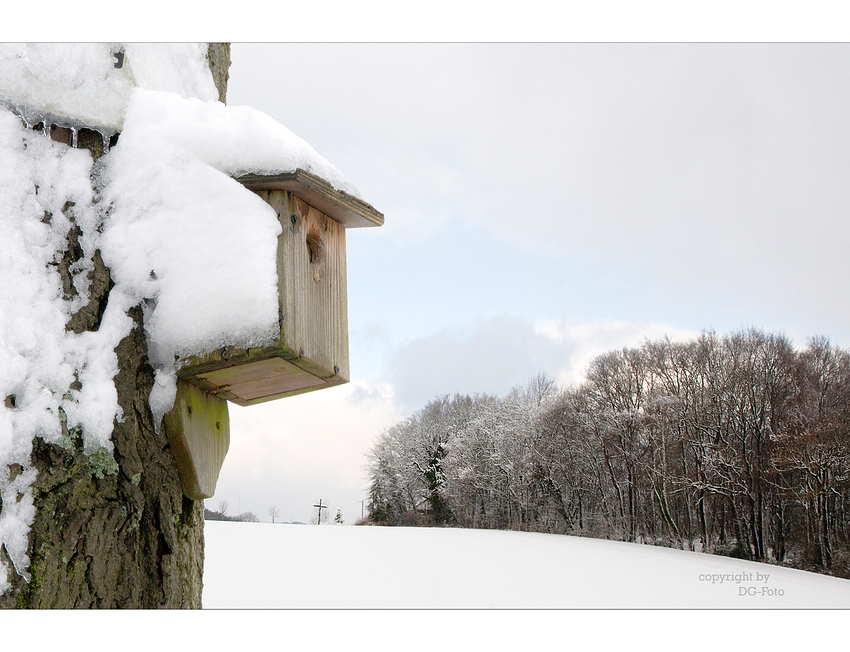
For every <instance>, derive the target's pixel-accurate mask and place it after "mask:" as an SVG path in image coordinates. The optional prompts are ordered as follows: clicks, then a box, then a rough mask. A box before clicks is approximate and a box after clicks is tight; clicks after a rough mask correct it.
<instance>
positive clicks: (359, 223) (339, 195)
mask: <svg viewBox="0 0 850 652" xmlns="http://www.w3.org/2000/svg"><path fill="white" fill-rule="evenodd" d="M236 180H237V181H239V182H240V183H241V184H242V185H244V186H245V187H246V188H248V189H249V190H286V191H288V192H291V193H292V194H293V195H295V196H296V197H298V198H300V199H303V200H304V201H305V202H307V203H308V204H310V205H311V206H313V207H314V208H316V209H318V210H320V211H322V212H323V213H324V214H325V215H327V216H328V217H330V218H332V219H334V220H336V221H337V222H339V223H340V224H342V225H343V226H344V227H345V228H357V227H364V226H381V225H382V224H383V223H384V215H383V213H381V212H379V211H377V210H376V209H375V208H374V207H373V206H372V205H371V204H368V203H366V202H365V201H363V200H362V199H358V198H357V197H354V196H353V195H350V194H348V193H347V192H345V191H344V190H337V189H336V188H334V187H333V186H332V185H331V184H330V183H328V182H327V181H325V180H324V179H322V178H321V177H319V176H316V175H315V174H312V173H310V172H307V171H305V170H302V169H300V168H299V169H297V170H295V172H284V173H282V174H271V175H263V174H245V175H242V176H240V177H236Z"/></svg>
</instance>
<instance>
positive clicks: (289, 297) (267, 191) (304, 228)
mask: <svg viewBox="0 0 850 652" xmlns="http://www.w3.org/2000/svg"><path fill="white" fill-rule="evenodd" d="M237 181H239V182H241V183H242V184H243V185H244V186H245V187H246V188H248V189H250V190H252V191H254V192H256V193H257V194H258V195H259V196H260V197H261V198H262V199H264V200H265V201H266V202H267V203H268V204H269V205H270V206H271V207H272V208H274V210H275V212H276V213H277V215H278V219H279V221H280V224H281V227H282V229H281V234H280V236H279V237H278V242H277V275H278V296H279V302H280V304H279V308H280V310H279V321H280V324H279V326H280V336H279V339H278V340H277V341H276V342H275V343H274V345H273V346H268V347H262V348H252V349H240V348H236V347H231V346H226V347H223V348H221V349H219V350H217V351H214V352H212V353H209V354H207V355H204V356H200V357H190V358H185V359H182V360H180V361H178V363H177V377H178V399H177V401H176V403H175V407H174V409H173V410H172V411H171V412H170V413H169V414H168V415H166V428H167V432H168V437H169V441H170V442H171V445H172V449H174V450H175V456H176V457H177V460H178V467H179V469H180V474H181V481H182V484H183V489H184V493H186V495H187V496H188V497H190V498H193V499H196V500H198V499H201V498H209V497H211V496H212V495H213V493H214V490H215V482H216V480H217V478H218V471H219V469H220V468H221V464H222V462H223V460H224V455H225V454H226V452H227V443H228V442H229V430H228V432H223V426H222V423H223V422H226V421H227V411H226V410H227V406H226V403H224V402H223V400H222V399H226V400H228V401H232V402H233V403H236V404H237V405H243V406H246V405H254V404H257V403H262V402H265V401H271V400H274V399H278V398H283V397H286V396H292V395H295V394H301V393H303V392H310V391H314V390H318V389H324V388H326V387H333V386H335V385H340V384H343V383H346V382H348V380H349V368H348V295H347V287H346V259H345V232H346V229H349V228H358V227H367V226H380V225H382V224H383V222H384V216H383V215H382V214H381V213H379V212H378V211H376V210H375V209H374V208H373V207H372V206H371V205H369V204H367V203H366V202H364V201H362V200H360V199H358V198H356V197H353V196H351V195H349V194H347V193H345V192H343V191H339V190H336V189H334V188H333V187H332V186H331V185H330V184H329V183H327V182H326V181H324V180H323V179H321V178H320V177H317V176H315V175H313V174H310V173H308V172H305V171H304V170H300V169H299V170H296V171H295V172H292V173H286V174H279V175H274V176H262V175H254V174H250V175H245V176H242V177H239V178H238V179H237ZM186 385H190V386H191V387H187V386H186ZM198 390H200V393H199V392H198ZM199 410H201V411H202V412H203V415H201V413H200V412H199ZM222 410H223V415H224V416H223V417H222ZM216 423H217V424H218V426H217V427H216V426H215V424H216ZM179 451H183V453H180V452H179Z"/></svg>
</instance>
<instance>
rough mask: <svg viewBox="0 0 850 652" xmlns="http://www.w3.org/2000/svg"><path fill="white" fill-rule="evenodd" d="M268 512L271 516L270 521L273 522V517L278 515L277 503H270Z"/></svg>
mask: <svg viewBox="0 0 850 652" xmlns="http://www.w3.org/2000/svg"><path fill="white" fill-rule="evenodd" d="M268 514H269V516H271V517H272V523H274V522H275V519H276V518H277V517H278V516H280V510H279V509H278V507H277V505H272V506H271V507H269V509H268Z"/></svg>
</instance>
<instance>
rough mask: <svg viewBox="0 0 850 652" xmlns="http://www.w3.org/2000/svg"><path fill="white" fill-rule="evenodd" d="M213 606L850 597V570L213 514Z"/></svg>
mask: <svg viewBox="0 0 850 652" xmlns="http://www.w3.org/2000/svg"><path fill="white" fill-rule="evenodd" d="M204 533H205V537H206V561H205V570H204V596H203V604H204V608H207V609H210V608H212V609H261V608H274V609H299V608H302V609H322V608H343V609H352V608H370V609H431V608H440V609H479V608H484V609H486V608H498V609H525V608H532V609H547V608H556V609H601V608H628V609H636V608H637V609H712V608H723V609H804V608H818V609H830V608H843V609H847V608H850V581H848V580H843V579H838V578H834V577H827V576H823V575H817V574H815V573H807V572H804V571H799V570H794V569H789V568H781V567H777V566H771V565H768V564H760V563H755V562H748V561H742V560H738V559H730V558H726V557H718V556H714V555H705V554H702V553H695V552H685V551H681V550H671V549H667V548H658V547H652V546H645V545H640V544H632V543H623V542H619V541H603V540H597V539H584V538H580V537H571V536H563V535H551V534H537V533H530V532H505V531H495V530H465V529H453V528H389V527H354V526H330V525H328V526H324V525H323V526H309V525H272V524H267V523H231V522H217V521H209V522H207V523H206V526H205V532H204Z"/></svg>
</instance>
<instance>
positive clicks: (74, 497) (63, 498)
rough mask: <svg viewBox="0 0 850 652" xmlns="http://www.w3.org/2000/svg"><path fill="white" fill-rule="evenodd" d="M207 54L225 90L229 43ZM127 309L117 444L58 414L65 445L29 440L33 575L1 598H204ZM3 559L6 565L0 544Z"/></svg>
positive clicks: (118, 602)
mask: <svg viewBox="0 0 850 652" xmlns="http://www.w3.org/2000/svg"><path fill="white" fill-rule="evenodd" d="M208 60H209V62H210V68H211V70H212V72H213V77H214V81H215V82H216V87H217V88H218V90H219V95H220V98H221V100H222V101H224V98H225V93H226V89H227V76H228V75H227V69H228V67H229V65H230V48H229V44H211V46H210V48H209V55H208ZM92 154H93V156H95V157H98V156H99V155H100V154H101V152H98V151H92ZM79 236H80V231H79V229H78V228H76V227H75V228H73V229H72V230H71V234H70V236H69V240H68V246H67V251H66V254H65V256H64V257H63V259H62V261H61V262H60V263H59V265H58V272H59V274H60V276H61V277H62V278H63V281H66V282H64V283H63V285H64V286H65V290H66V294H67V293H73V291H74V290H73V286H72V284H71V283H70V272H69V268H70V266H71V265H72V264H73V263H74V262H75V260H77V259H78V258H79V256H80V255H82V254H81V251H80V249H79V245H78V238H79ZM94 262H95V269H94V270H93V271H92V272H91V273H90V278H91V281H92V284H91V288H90V295H91V301H90V302H89V304H88V305H87V306H86V307H85V308H83V309H82V310H80V311H79V312H78V313H76V314H75V315H74V317H73V318H72V319H71V321H70V322H69V323H68V325H67V328H68V330H72V331H74V332H77V333H80V332H83V331H96V330H97V329H98V327H99V325H100V320H101V318H102V315H103V311H104V309H105V307H106V304H107V302H108V298H109V292H110V291H111V289H112V282H111V279H110V273H109V270H108V269H107V268H106V267H105V265H104V264H103V261H102V260H101V259H100V256H99V255H96V256H95V257H94ZM130 316H131V317H132V318H133V321H134V327H133V329H132V331H131V333H130V334H129V335H128V336H127V337H125V338H124V340H123V341H122V342H121V343H120V345H119V346H118V348H117V349H116V353H117V357H118V365H119V372H118V375H117V376H116V377H115V379H114V382H115V387H116V390H117V393H118V403H119V405H120V406H121V409H122V410H123V418H122V420H121V421H118V420H116V421H115V423H114V429H113V433H112V443H113V445H114V455H113V457H112V458H109V456H108V455H97V454H95V455H86V454H85V453H84V452H83V444H82V438H81V436H80V433H79V432H76V431H75V430H76V429H72V430H70V431H69V430H68V428H67V426H65V425H63V434H64V435H65V436H66V438H67V441H68V442H69V443H68V444H67V445H66V446H65V447H63V446H60V445H56V444H47V443H45V442H44V441H43V440H41V439H39V438H36V439H35V440H34V442H33V452H32V456H31V464H32V465H33V467H35V468H36V469H37V470H38V478H37V480H36V482H35V484H34V485H33V494H34V498H35V506H36V515H35V520H34V522H33V524H32V527H31V529H30V533H29V549H28V555H29V558H30V566H29V568H28V569H27V572H28V573H29V574H30V579H29V581H26V580H25V579H24V577H22V576H20V575H18V574H17V573H15V572H14V571H11V572H10V573H9V581H10V583H11V588H10V589H9V590H8V591H6V593H5V594H3V595H0V607H5V608H9V607H19V608H58V609H69V608H144V609H151V608H200V607H201V598H202V589H203V554H204V517H203V503H202V502H200V501H193V500H190V499H188V498H186V497H185V496H184V494H183V490H182V487H181V484H180V478H179V476H178V471H177V464H176V461H175V459H174V455H173V454H172V451H171V448H170V447H169V444H168V438H167V433H166V430H165V425H164V424H163V425H162V427H161V428H160V429H159V432H157V431H156V429H155V428H154V423H153V418H152V415H151V411H150V408H149V406H148V397H149V395H150V391H151V388H152V387H153V382H154V372H153V369H152V367H151V365H150V363H149V361H148V350H147V342H146V339H145V335H144V328H143V320H142V311H141V309H140V308H138V307H137V308H134V309H132V310H131V313H130ZM10 470H11V471H12V473H13V474H15V473H20V472H21V471H22V469H10ZM0 509H2V504H0ZM0 559H2V560H3V561H4V562H6V563H7V565H9V567H10V568H11V567H12V566H11V563H10V560H9V558H8V556H7V555H6V552H5V550H4V549H3V548H2V546H0Z"/></svg>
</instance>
